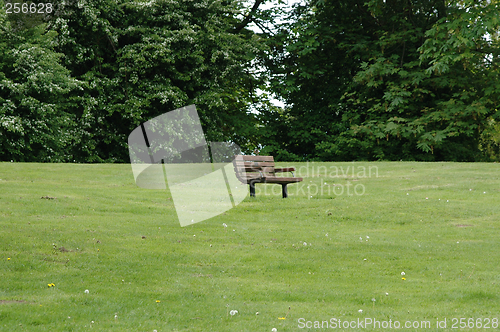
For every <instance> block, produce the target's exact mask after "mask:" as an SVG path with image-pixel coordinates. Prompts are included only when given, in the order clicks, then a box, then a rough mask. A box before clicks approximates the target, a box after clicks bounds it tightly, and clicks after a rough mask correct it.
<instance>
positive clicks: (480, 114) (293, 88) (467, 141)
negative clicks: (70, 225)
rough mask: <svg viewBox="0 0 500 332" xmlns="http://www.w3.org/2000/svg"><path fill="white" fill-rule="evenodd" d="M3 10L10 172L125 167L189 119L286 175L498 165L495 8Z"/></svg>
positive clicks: (83, 4)
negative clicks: (336, 168)
mask: <svg viewBox="0 0 500 332" xmlns="http://www.w3.org/2000/svg"><path fill="white" fill-rule="evenodd" d="M266 2H267V3H268V4H270V3H273V4H274V6H271V7H263V6H262V4H265V3H266ZM1 4H2V8H1V9H0V49H1V52H0V160H18V161H78V162H127V161H128V155H127V146H126V144H127V143H126V142H127V136H128V134H129V133H130V132H131V130H133V129H134V128H135V127H137V126H138V125H139V124H140V123H142V122H144V121H147V120H149V119H150V118H152V117H154V116H157V115H159V114H162V113H164V112H167V111H170V110H172V109H175V108H177V107H182V106H185V105H189V104H196V105H197V108H198V111H199V113H200V116H201V120H202V124H203V126H204V128H205V133H206V135H207V139H208V140H212V141H234V142H236V143H237V144H239V145H240V146H242V148H243V150H244V151H245V152H251V151H253V150H254V149H255V148H257V149H260V150H261V153H262V154H272V155H275V156H276V157H277V159H278V160H279V159H281V160H353V159H357V160H380V159H383V160H399V159H405V160H429V161H430V160H461V161H475V160H491V159H498V158H499V156H500V137H499V121H500V112H499V111H498V105H499V102H500V100H499V99H500V80H499V75H500V66H499V65H500V39H499V26H500V19H499V18H498V12H500V4H499V1H498V0H493V1H479V2H478V1H472V0H453V1H444V0H431V1H424V0H413V1H402V0H370V1H366V0H352V1H344V0H321V1H317V0H309V1H306V2H302V3H301V4H297V5H295V6H294V7H293V8H292V9H290V10H286V9H285V7H284V5H283V3H282V1H271V0H267V1H265V0H256V1H254V2H245V1H239V0H228V1H208V0H197V1H188V0H182V1H170V0H160V1H152V2H139V1H132V2H128V1H123V0H119V1H109V0H91V1H83V0H72V1H67V2H65V3H64V5H62V4H60V5H57V6H54V10H53V11H52V12H51V13H50V14H46V15H43V16H40V15H38V16H37V15H28V14H26V15H22V14H9V15H7V14H6V13H5V6H4V5H3V3H1ZM252 24H253V26H254V30H255V31H254V30H251V29H250V27H251V25H252ZM259 89H260V90H264V91H265V92H267V93H274V94H275V95H276V96H278V98H280V99H281V100H283V101H284V102H285V105H286V106H285V107H284V108H281V107H276V106H273V105H272V104H271V103H270V102H269V100H268V95H267V94H266V93H264V94H260V95H259V93H258V91H259Z"/></svg>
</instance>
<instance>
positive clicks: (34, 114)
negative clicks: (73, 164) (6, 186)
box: [0, 4, 80, 161]
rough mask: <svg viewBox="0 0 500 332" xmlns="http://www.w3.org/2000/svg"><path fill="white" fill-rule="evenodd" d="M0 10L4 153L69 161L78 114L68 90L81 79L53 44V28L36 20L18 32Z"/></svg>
mask: <svg viewBox="0 0 500 332" xmlns="http://www.w3.org/2000/svg"><path fill="white" fill-rule="evenodd" d="M3 7H4V6H3V4H2V9H1V10H0V54H1V55H0V159H1V160H16V161H68V160H70V159H71V156H70V155H69V154H68V153H67V149H68V147H69V146H71V145H72V144H74V136H73V135H72V133H73V131H74V129H75V128H74V120H75V118H74V116H73V115H72V114H71V113H68V112H67V111H66V110H65V107H66V105H67V103H66V96H67V94H68V93H69V92H70V91H72V90H77V89H78V88H79V87H80V83H79V82H78V81H77V80H74V79H73V78H71V76H70V74H69V71H68V70H67V69H66V68H64V67H63V66H62V65H61V57H62V56H63V55H62V54H60V53H57V52H55V51H54V50H53V47H52V45H51V43H52V41H53V40H54V38H55V33H53V32H46V31H45V26H44V25H43V24H42V25H34V26H32V27H30V28H28V29H27V30H22V31H20V32H18V33H14V32H13V31H12V30H11V29H10V22H9V21H8V20H7V17H6V14H5V11H4V8H3Z"/></svg>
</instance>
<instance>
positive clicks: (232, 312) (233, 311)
mask: <svg viewBox="0 0 500 332" xmlns="http://www.w3.org/2000/svg"><path fill="white" fill-rule="evenodd" d="M237 313H238V310H231V311H230V312H229V314H230V315H231V316H234V315H236V314H237Z"/></svg>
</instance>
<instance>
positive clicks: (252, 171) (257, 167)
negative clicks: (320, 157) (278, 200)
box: [233, 155, 302, 198]
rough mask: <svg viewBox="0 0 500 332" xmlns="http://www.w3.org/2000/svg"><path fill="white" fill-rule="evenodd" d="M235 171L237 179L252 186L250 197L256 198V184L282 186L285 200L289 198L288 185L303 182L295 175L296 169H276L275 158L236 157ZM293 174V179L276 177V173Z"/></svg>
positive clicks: (234, 162)
mask: <svg viewBox="0 0 500 332" xmlns="http://www.w3.org/2000/svg"><path fill="white" fill-rule="evenodd" d="M233 165H234V171H235V173H236V177H237V178H238V180H240V181H241V182H242V183H244V184H248V185H249V186H250V196H252V197H255V184H256V183H276V184H281V192H282V194H283V198H286V197H288V192H287V189H286V186H287V184H289V183H297V182H300V181H302V178H296V177H295V176H294V175H293V171H295V168H294V167H284V168H276V167H274V157H273V156H241V155H239V156H234V161H233ZM284 172H290V173H292V177H283V176H276V173H284Z"/></svg>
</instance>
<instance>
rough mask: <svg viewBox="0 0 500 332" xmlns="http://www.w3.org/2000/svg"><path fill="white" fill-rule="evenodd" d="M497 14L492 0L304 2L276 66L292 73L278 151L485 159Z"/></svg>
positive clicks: (335, 156) (494, 89)
mask: <svg viewBox="0 0 500 332" xmlns="http://www.w3.org/2000/svg"><path fill="white" fill-rule="evenodd" d="M497 13H498V2H495V1H490V2H480V3H477V2H472V1H470V2H468V1H455V2H452V3H449V4H448V5H446V3H445V2H444V1H398V0H387V1H381V0H372V1H368V2H367V3H365V2H364V1H350V2H347V1H338V0H331V1H321V2H319V1H318V2H311V3H309V4H308V6H302V7H297V10H296V11H295V14H296V15H297V16H298V18H297V19H295V20H294V22H293V23H292V24H289V25H287V26H286V27H285V29H284V33H282V34H280V35H278V36H277V38H276V39H275V41H278V42H277V45H278V46H277V47H276V48H275V54H273V57H271V59H272V61H270V66H269V67H270V69H271V70H272V71H273V73H274V75H275V76H277V77H284V78H285V79H284V81H285V84H283V85H281V86H280V85H279V84H277V82H278V81H279V78H278V79H276V81H275V82H276V84H275V85H274V90H275V91H277V92H278V93H280V94H281V96H283V98H284V99H285V100H286V101H287V102H288V105H289V106H288V108H287V110H286V112H285V113H284V114H283V115H282V116H281V118H282V119H283V121H281V122H280V125H281V126H288V128H287V129H289V130H288V131H287V130H286V129H284V128H281V129H280V130H281V132H285V131H287V132H288V135H287V136H286V137H285V138H284V139H283V140H282V141H281V143H282V144H280V146H279V148H276V147H275V146H271V150H273V149H274V151H271V152H273V153H276V154H278V155H280V154H281V155H284V156H286V155H287V154H288V155H292V156H295V157H296V158H299V159H301V158H302V159H314V158H317V159H323V160H346V159H347V160H348V159H391V160H394V159H409V160H415V159H416V160H478V159H481V158H483V157H484V154H483V153H482V152H481V151H480V146H481V145H480V143H481V141H482V140H484V135H483V138H482V133H483V132H484V130H485V129H486V128H487V127H488V123H490V122H491V121H489V120H488V119H494V118H495V117H498V111H497V109H496V108H495V107H497V106H495V105H498V99H497V96H498V79H497V78H498V61H499V57H498V49H499V48H498V19H497V17H498V15H497ZM488 34H489V37H487V36H488ZM280 48H281V49H280ZM283 86H284V88H282V87H283ZM287 121H288V122H287ZM283 123H286V125H284V124H283ZM278 127H279V126H278Z"/></svg>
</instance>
